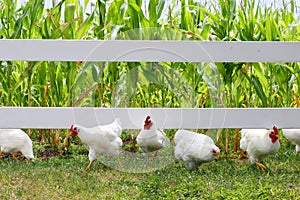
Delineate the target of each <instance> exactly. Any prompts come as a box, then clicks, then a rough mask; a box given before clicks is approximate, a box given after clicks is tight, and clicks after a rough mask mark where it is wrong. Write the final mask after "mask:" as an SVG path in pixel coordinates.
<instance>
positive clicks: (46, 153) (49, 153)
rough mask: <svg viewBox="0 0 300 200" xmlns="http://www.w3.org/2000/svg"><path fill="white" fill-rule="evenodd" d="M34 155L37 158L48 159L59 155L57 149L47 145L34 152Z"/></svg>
mask: <svg viewBox="0 0 300 200" xmlns="http://www.w3.org/2000/svg"><path fill="white" fill-rule="evenodd" d="M36 156H37V157H38V158H39V159H48V158H51V157H56V156H60V153H59V151H57V150H54V149H52V148H51V147H47V148H46V149H45V150H42V151H39V152H38V153H36Z"/></svg>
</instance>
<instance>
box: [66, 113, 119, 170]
mask: <svg viewBox="0 0 300 200" xmlns="http://www.w3.org/2000/svg"><path fill="white" fill-rule="evenodd" d="M70 131H71V134H72V135H73V136H78V137H79V138H80V139H81V141H82V142H83V143H84V144H86V145H88V146H89V155H88V156H89V161H90V163H89V165H88V166H87V170H90V169H91V167H92V165H93V163H94V161H95V160H96V159H97V157H98V156H99V155H107V156H111V157H118V155H119V149H120V147H121V146H122V145H123V142H122V140H121V138H120V137H121V134H122V127H121V122H120V119H119V118H117V119H115V120H114V121H113V122H112V123H110V124H107V125H101V126H96V127H92V128H87V127H84V126H81V125H72V126H71V129H70ZM118 164H120V161H119V158H118Z"/></svg>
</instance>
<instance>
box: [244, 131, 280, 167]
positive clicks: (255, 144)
mask: <svg viewBox="0 0 300 200" xmlns="http://www.w3.org/2000/svg"><path fill="white" fill-rule="evenodd" d="M270 133H271V130H267V129H242V130H241V140H240V148H241V149H242V150H244V151H247V153H248V155H249V160H250V162H251V163H255V162H259V161H262V160H263V159H264V158H265V157H266V156H268V155H270V154H275V153H276V152H277V151H278V150H279V148H280V143H279V140H277V141H276V142H275V143H273V142H272V141H271V138H270V137H269V134H270Z"/></svg>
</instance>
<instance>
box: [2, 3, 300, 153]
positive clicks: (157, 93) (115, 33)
mask: <svg viewBox="0 0 300 200" xmlns="http://www.w3.org/2000/svg"><path fill="white" fill-rule="evenodd" d="M82 3H83V4H84V5H81V4H82ZM257 3H258V0H243V1H241V2H237V1H235V0H217V1H216V0H215V1H205V2H202V1H201V2H200V3H199V1H197V2H196V1H193V0H189V1H185V0H181V1H173V2H171V4H169V5H167V4H166V2H165V0H149V4H148V5H145V4H144V3H143V1H142V0H126V1H125V0H113V1H106V0H104V1H100V0H97V1H96V3H95V4H90V3H89V1H80V3H79V1H75V0H62V1H58V2H57V3H56V5H55V6H52V7H49V8H47V6H45V5H44V4H43V3H41V1H39V0H30V1H28V2H27V3H25V4H23V5H21V6H20V4H19V3H18V1H13V0H1V1H0V8H1V9H0V20H1V21H0V38H2V39H74V40H75V39H76V40H79V39H80V40H118V39H122V40H128V39H131V40H199V41H206V40H208V41H299V40H300V24H299V16H298V15H297V9H299V8H298V7H297V6H298V5H296V3H297V2H296V1H293V0H291V1H290V2H288V3H285V2H284V1H282V6H281V7H278V8H274V7H271V6H270V7H268V6H257ZM88 5H90V7H89V8H90V11H89V12H88V13H87V12H86V10H85V9H84V8H86V7H87V6H88ZM145 8H146V9H145ZM24 51H26V49H24ZM49 53H51V52H49ZM245 53H247V52H245ZM299 71H300V65H299V63H214V62H213V60H212V62H211V63H188V62H186V63H172V62H165V63H142V62H140V63H136V62H110V63H88V62H84V61H78V62H24V61H0V81H1V82H0V106H30V107H72V106H76V107H79V106H91V107H203V108H204V107H299V99H298V96H299V92H300V91H299V90H298V88H299V86H300V77H299V76H300V73H299ZM29 134H30V136H31V137H32V138H33V139H34V140H35V141H38V142H39V143H42V144H43V143H49V144H52V145H53V146H57V147H58V148H59V149H60V150H61V149H62V148H63V146H64V145H66V141H67V140H68V137H69V136H68V131H66V130H29Z"/></svg>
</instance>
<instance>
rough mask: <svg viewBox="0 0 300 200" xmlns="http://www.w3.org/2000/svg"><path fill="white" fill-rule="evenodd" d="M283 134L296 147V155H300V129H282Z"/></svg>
mask: <svg viewBox="0 0 300 200" xmlns="http://www.w3.org/2000/svg"><path fill="white" fill-rule="evenodd" d="M282 134H283V135H284V136H285V137H286V139H288V140H289V141H290V142H291V143H293V144H294V145H296V153H300V129H282Z"/></svg>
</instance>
